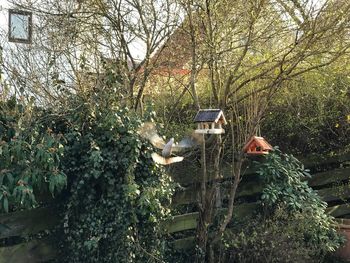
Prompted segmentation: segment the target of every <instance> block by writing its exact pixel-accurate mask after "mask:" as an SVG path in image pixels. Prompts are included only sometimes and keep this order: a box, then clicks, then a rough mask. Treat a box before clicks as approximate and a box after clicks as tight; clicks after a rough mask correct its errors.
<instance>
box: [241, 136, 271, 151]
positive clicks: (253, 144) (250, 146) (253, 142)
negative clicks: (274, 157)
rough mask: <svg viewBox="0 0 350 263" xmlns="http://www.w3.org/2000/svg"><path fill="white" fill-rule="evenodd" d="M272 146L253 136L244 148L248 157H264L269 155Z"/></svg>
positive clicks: (261, 138)
mask: <svg viewBox="0 0 350 263" xmlns="http://www.w3.org/2000/svg"><path fill="white" fill-rule="evenodd" d="M272 149H273V148H272V146H271V145H270V144H269V143H268V142H267V141H266V140H265V139H264V138H263V137H258V136H253V137H252V138H250V140H249V141H248V143H247V144H246V145H245V146H244V147H243V151H244V152H245V153H246V154H248V155H264V154H269V152H270V151H271V150H272Z"/></svg>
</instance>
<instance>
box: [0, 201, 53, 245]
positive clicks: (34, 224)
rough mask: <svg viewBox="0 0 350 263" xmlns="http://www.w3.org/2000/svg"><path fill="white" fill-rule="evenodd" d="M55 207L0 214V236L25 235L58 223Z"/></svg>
mask: <svg viewBox="0 0 350 263" xmlns="http://www.w3.org/2000/svg"><path fill="white" fill-rule="evenodd" d="M58 220H59V217H58V212H57V208H56V207H52V206H51V207H44V208H36V209H31V210H24V211H17V212H14V213H8V214H1V215H0V238H6V237H11V236H26V235H30V234H35V233H38V232H40V231H42V230H45V229H51V228H53V227H54V226H55V225H56V224H57V223H58Z"/></svg>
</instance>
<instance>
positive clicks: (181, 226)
mask: <svg viewBox="0 0 350 263" xmlns="http://www.w3.org/2000/svg"><path fill="white" fill-rule="evenodd" d="M256 208H257V204H256V203H244V204H240V205H237V206H235V208H234V215H235V216H239V217H242V218H243V217H247V216H250V215H251V214H252V213H253V212H254V210H255V209H256ZM225 210H226V209H221V212H224V211H225ZM198 214H199V213H198V212H194V213H188V214H183V215H178V216H174V217H173V218H171V219H169V220H167V221H165V222H163V226H162V227H163V229H164V231H165V232H167V233H175V232H180V231H185V230H190V229H195V228H196V227H197V219H198Z"/></svg>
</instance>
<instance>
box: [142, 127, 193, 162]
mask: <svg viewBox="0 0 350 263" xmlns="http://www.w3.org/2000/svg"><path fill="white" fill-rule="evenodd" d="M138 134H139V135H140V136H141V137H143V138H145V139H147V140H148V141H149V142H150V143H151V144H152V145H153V146H154V147H156V148H158V149H160V150H162V153H161V155H159V154H158V153H155V152H154V153H152V159H153V161H154V162H156V163H158V164H161V165H169V164H172V163H177V162H181V161H183V159H184V157H183V156H172V153H178V152H181V151H185V150H188V149H190V148H193V147H195V146H196V145H197V144H198V142H197V141H196V139H195V138H189V137H186V138H184V139H182V140H181V141H180V142H179V143H175V142H174V138H171V139H170V140H169V141H168V142H167V143H165V141H164V139H163V138H162V137H160V136H159V135H158V133H157V129H156V126H155V124H154V123H153V122H146V123H144V124H143V125H142V126H141V127H140V128H139V130H138Z"/></svg>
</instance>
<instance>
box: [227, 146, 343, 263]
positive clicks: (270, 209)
mask: <svg viewBox="0 0 350 263" xmlns="http://www.w3.org/2000/svg"><path fill="white" fill-rule="evenodd" d="M258 174H259V175H260V176H261V177H262V180H263V181H265V186H264V190H263V192H262V196H261V202H260V204H261V208H262V210H261V211H262V212H261V213H260V214H259V215H258V217H257V219H253V220H251V221H246V222H245V224H243V225H240V226H239V228H237V227H236V228H235V230H234V231H232V233H231V234H227V236H226V237H225V244H226V245H227V247H228V249H227V252H228V255H229V256H228V257H229V259H230V260H236V261H237V262H320V261H322V259H323V258H324V257H325V256H326V255H327V253H329V252H333V251H335V250H336V249H337V248H338V247H339V246H340V245H341V244H342V241H343V240H342V238H341V237H340V236H339V235H338V234H337V232H336V230H335V229H334V225H335V222H334V220H333V218H332V217H331V216H329V215H327V214H326V211H325V210H326V207H327V204H326V203H325V202H323V201H322V200H321V198H320V197H319V196H318V195H317V193H316V192H315V191H314V190H313V189H312V188H310V187H309V186H308V185H307V182H306V181H305V180H303V179H304V178H305V177H306V176H309V174H308V173H307V171H306V170H305V169H304V167H303V165H302V164H301V163H300V162H299V161H298V160H297V159H296V158H295V157H293V156H292V155H287V154H282V153H281V152H280V151H279V150H278V149H277V148H276V149H275V151H274V152H273V153H270V154H269V155H268V156H267V157H266V160H265V162H263V163H260V164H258Z"/></svg>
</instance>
